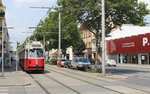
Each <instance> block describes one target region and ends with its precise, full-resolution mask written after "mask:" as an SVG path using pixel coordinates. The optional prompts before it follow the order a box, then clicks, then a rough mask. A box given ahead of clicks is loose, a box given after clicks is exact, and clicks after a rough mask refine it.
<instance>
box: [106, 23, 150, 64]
mask: <svg viewBox="0 0 150 94" xmlns="http://www.w3.org/2000/svg"><path fill="white" fill-rule="evenodd" d="M110 36H111V37H109V38H106V39H107V42H106V45H107V48H106V52H107V56H108V58H109V59H114V60H116V61H117V63H128V64H148V65H150V27H140V26H123V27H122V28H118V29H117V30H115V31H113V32H112V33H110Z"/></svg>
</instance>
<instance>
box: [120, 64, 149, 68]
mask: <svg viewBox="0 0 150 94" xmlns="http://www.w3.org/2000/svg"><path fill="white" fill-rule="evenodd" d="M117 67H123V68H132V69H135V68H136V69H150V65H139V64H117Z"/></svg>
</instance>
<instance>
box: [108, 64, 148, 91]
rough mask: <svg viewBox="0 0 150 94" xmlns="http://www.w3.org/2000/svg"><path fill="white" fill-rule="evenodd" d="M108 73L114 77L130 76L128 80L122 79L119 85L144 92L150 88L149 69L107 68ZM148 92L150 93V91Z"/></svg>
mask: <svg viewBox="0 0 150 94" xmlns="http://www.w3.org/2000/svg"><path fill="white" fill-rule="evenodd" d="M106 71H107V72H108V73H110V74H113V75H126V76H128V79H122V80H120V81H118V82H117V83H120V84H124V85H127V86H129V87H136V88H139V89H142V90H146V88H149V87H150V70H148V69H137V68H120V67H106ZM147 91H148V92H150V90H147Z"/></svg>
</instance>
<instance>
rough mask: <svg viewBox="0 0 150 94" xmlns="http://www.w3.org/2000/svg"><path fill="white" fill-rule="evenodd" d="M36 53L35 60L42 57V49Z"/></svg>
mask: <svg viewBox="0 0 150 94" xmlns="http://www.w3.org/2000/svg"><path fill="white" fill-rule="evenodd" d="M36 53H37V58H41V57H43V50H42V49H37V50H36Z"/></svg>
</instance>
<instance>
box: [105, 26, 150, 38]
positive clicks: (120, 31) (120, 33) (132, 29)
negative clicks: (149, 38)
mask: <svg viewBox="0 0 150 94" xmlns="http://www.w3.org/2000/svg"><path fill="white" fill-rule="evenodd" d="M146 33H150V26H134V25H123V26H122V27H119V28H117V29H115V30H113V31H112V32H111V33H110V34H109V36H110V37H107V38H106V40H113V39H119V38H125V37H131V36H138V35H142V34H146Z"/></svg>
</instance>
